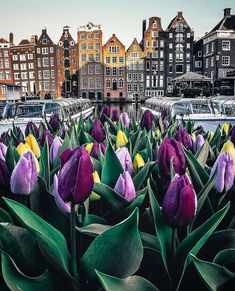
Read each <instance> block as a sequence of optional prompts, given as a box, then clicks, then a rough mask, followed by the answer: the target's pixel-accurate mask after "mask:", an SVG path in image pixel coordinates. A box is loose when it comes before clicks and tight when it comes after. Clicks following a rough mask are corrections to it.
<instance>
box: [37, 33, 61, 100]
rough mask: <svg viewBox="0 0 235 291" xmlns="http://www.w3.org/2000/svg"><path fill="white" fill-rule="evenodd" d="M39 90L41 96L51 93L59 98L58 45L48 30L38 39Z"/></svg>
mask: <svg viewBox="0 0 235 291" xmlns="http://www.w3.org/2000/svg"><path fill="white" fill-rule="evenodd" d="M36 49H37V50H36V57H37V70H36V72H35V73H36V74H37V77H38V90H39V92H40V94H41V96H45V94H47V93H49V92H50V94H51V96H52V97H54V96H57V81H56V45H55V44H54V43H53V41H52V40H51V38H50V37H49V35H48V34H47V30H46V28H44V29H42V33H41V35H40V37H39V39H38V42H37V46H36Z"/></svg>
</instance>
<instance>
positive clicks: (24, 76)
mask: <svg viewBox="0 0 235 291" xmlns="http://www.w3.org/2000/svg"><path fill="white" fill-rule="evenodd" d="M21 79H22V80H27V79H28V74H27V72H24V73H21Z"/></svg>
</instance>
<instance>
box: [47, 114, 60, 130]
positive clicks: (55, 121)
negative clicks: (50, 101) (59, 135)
mask: <svg viewBox="0 0 235 291" xmlns="http://www.w3.org/2000/svg"><path fill="white" fill-rule="evenodd" d="M49 124H50V126H51V128H52V130H53V132H56V131H57V130H59V129H60V118H59V116H58V114H53V115H52V116H51V118H50V121H49Z"/></svg>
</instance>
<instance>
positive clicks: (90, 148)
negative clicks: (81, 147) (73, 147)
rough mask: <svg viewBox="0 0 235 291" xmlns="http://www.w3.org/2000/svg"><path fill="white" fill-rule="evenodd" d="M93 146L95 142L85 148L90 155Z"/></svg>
mask: <svg viewBox="0 0 235 291" xmlns="http://www.w3.org/2000/svg"><path fill="white" fill-rule="evenodd" d="M92 148H93V142H91V143H88V144H86V146H85V149H86V151H87V153H88V154H89V155H90V154H91V150H92Z"/></svg>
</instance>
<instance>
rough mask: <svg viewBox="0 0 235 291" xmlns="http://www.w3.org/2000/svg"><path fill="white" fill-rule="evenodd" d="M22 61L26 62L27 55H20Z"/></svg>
mask: <svg viewBox="0 0 235 291" xmlns="http://www.w3.org/2000/svg"><path fill="white" fill-rule="evenodd" d="M20 61H21V62H22V61H26V55H25V54H23V55H20Z"/></svg>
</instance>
